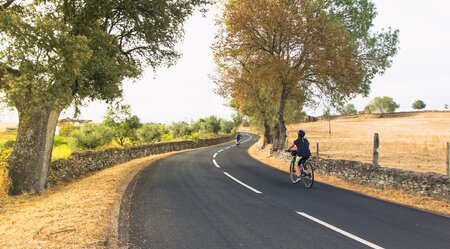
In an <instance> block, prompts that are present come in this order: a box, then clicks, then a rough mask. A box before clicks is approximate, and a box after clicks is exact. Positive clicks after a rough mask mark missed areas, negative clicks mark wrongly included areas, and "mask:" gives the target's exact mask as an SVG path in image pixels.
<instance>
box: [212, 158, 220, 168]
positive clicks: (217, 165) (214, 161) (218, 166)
mask: <svg viewBox="0 0 450 249" xmlns="http://www.w3.org/2000/svg"><path fill="white" fill-rule="evenodd" d="M213 163H214V165H215V166H216V167H217V168H219V169H220V165H219V164H217V162H216V160H215V159H213Z"/></svg>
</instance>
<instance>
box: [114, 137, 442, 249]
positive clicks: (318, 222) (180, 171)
mask: <svg viewBox="0 0 450 249" xmlns="http://www.w3.org/2000/svg"><path fill="white" fill-rule="evenodd" d="M243 140H244V141H245V143H243V144H241V146H240V148H236V147H235V146H233V143H228V144H223V145H218V146H212V147H208V148H203V149H199V150H194V151H188V152H183V153H179V154H176V155H173V156H171V157H168V158H165V159H161V160H159V161H157V162H155V163H153V165H152V166H151V167H147V168H145V169H144V170H143V171H141V172H140V173H139V174H138V175H137V176H136V177H135V179H134V180H133V181H132V183H131V184H130V185H129V186H128V189H127V191H126V196H125V198H124V201H123V203H122V208H121V215H120V222H119V223H120V227H119V238H120V244H121V245H122V247H126V248H163V249H168V248H183V249H187V248H194V249H200V248H258V249H260V248H271V249H280V248H345V249H348V248H406V249H411V248H426V249H428V248H446V249H449V248H450V218H447V217H444V216H440V215H436V214H432V213H428V212H423V211H420V210H416V209H412V208H408V207H404V206H401V205H396V204H393V203H389V202H385V201H381V200H377V199H373V198H369V197H366V196H363V195H360V194H357V193H354V192H351V191H346V190H342V189H339V188H335V187H332V186H329V185H326V184H321V183H318V182H316V183H315V185H314V187H313V188H312V189H311V190H307V189H305V188H304V187H303V185H302V184H296V185H294V184H292V183H290V181H289V176H288V174H287V173H285V172H282V171H279V170H277V169H274V168H272V167H269V166H267V165H264V164H262V163H260V162H259V161H257V160H255V159H253V158H252V157H250V156H249V155H248V152H247V150H248V148H249V147H250V146H251V145H252V144H253V143H255V142H256V141H257V137H254V136H251V135H250V134H245V136H244V138H243Z"/></svg>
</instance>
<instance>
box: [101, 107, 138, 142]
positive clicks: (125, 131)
mask: <svg viewBox="0 0 450 249" xmlns="http://www.w3.org/2000/svg"><path fill="white" fill-rule="evenodd" d="M103 123H104V124H105V125H106V126H108V127H110V128H111V129H112V130H113V132H114V138H115V139H116V141H117V143H118V144H119V145H120V146H124V145H125V141H126V139H127V138H128V139H129V140H131V141H136V140H137V136H136V130H137V129H138V128H140V127H141V126H142V124H141V122H140V120H139V118H138V117H137V116H136V115H132V114H131V107H130V106H129V105H122V104H120V103H117V104H116V105H111V106H109V107H108V110H107V113H106V116H105V119H104V121H103Z"/></svg>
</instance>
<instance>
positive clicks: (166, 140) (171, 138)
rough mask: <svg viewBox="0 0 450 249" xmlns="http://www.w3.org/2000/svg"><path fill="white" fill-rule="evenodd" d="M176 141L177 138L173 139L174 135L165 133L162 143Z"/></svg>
mask: <svg viewBox="0 0 450 249" xmlns="http://www.w3.org/2000/svg"><path fill="white" fill-rule="evenodd" d="M174 139H175V138H174V137H173V134H172V133H165V134H163V135H162V137H161V141H163V142H168V141H173V140H174Z"/></svg>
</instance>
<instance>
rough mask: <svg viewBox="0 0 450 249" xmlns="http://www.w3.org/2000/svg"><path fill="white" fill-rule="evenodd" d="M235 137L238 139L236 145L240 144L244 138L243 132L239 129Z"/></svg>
mask: <svg viewBox="0 0 450 249" xmlns="http://www.w3.org/2000/svg"><path fill="white" fill-rule="evenodd" d="M234 138H235V139H236V145H237V146H239V143H240V141H241V138H242V136H241V133H239V131H238V133H237V134H236V136H235V137H234Z"/></svg>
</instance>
